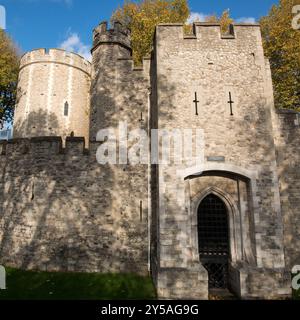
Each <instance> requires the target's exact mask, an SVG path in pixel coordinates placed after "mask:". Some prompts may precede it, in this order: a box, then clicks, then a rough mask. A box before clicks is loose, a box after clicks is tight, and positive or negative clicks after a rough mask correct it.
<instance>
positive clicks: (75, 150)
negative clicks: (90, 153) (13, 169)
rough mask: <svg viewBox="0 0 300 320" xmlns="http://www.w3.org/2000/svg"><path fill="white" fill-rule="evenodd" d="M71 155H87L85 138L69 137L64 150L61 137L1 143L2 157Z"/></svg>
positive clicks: (13, 140) (0, 152)
mask: <svg viewBox="0 0 300 320" xmlns="http://www.w3.org/2000/svg"><path fill="white" fill-rule="evenodd" d="M51 154H52V155H55V154H56V155H59V154H62V155H71V156H76V155H77V156H80V155H82V154H87V149H85V139H84V138H83V137H67V139H66V144H65V148H63V143H62V138H61V137H37V138H31V139H27V138H24V139H23V138H21V139H12V140H9V141H1V142H0V156H2V157H3V156H8V157H21V156H24V155H33V156H35V155H38V156H43V155H44V156H45V155H51Z"/></svg>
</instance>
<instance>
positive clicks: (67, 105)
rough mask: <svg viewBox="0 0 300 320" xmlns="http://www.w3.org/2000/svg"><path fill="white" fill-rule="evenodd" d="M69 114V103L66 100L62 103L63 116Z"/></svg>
mask: <svg viewBox="0 0 300 320" xmlns="http://www.w3.org/2000/svg"><path fill="white" fill-rule="evenodd" d="M68 115H69V104H68V102H67V101H66V102H65V105H64V116H65V117H67V116H68Z"/></svg>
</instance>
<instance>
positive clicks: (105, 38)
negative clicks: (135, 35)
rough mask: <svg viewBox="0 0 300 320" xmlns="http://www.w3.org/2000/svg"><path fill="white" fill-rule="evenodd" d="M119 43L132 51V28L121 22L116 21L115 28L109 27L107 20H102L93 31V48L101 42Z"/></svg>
mask: <svg viewBox="0 0 300 320" xmlns="http://www.w3.org/2000/svg"><path fill="white" fill-rule="evenodd" d="M113 43H115V44H119V45H120V46H123V47H125V48H126V49H129V50H130V51H131V37H130V30H129V29H127V28H125V27H124V26H123V25H122V24H121V23H120V22H117V21H116V22H115V23H114V26H113V29H107V22H106V21H104V22H101V23H100V24H99V25H98V26H97V27H96V28H95V29H94V31H93V49H92V51H93V50H95V49H96V48H97V47H98V46H99V45H101V44H113Z"/></svg>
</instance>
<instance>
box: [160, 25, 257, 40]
mask: <svg viewBox="0 0 300 320" xmlns="http://www.w3.org/2000/svg"><path fill="white" fill-rule="evenodd" d="M157 28H158V29H159V30H161V31H162V30H164V31H165V32H169V33H171V34H173V35H175V34H178V37H179V38H184V39H199V40H200V39H203V40H209V39H214V40H217V39H222V40H237V41H244V40H245V37H249V36H256V37H257V36H260V25H259V24H257V23H253V24H249V23H235V24H231V25H230V26H229V29H228V32H226V33H223V32H222V31H221V25H220V23H210V22H195V23H193V29H192V30H193V32H192V34H190V35H186V34H185V32H184V25H183V24H181V23H161V24H159V25H158V26H157ZM169 29H170V30H169ZM168 30H169V31H168Z"/></svg>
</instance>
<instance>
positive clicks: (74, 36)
mask: <svg viewBox="0 0 300 320" xmlns="http://www.w3.org/2000/svg"><path fill="white" fill-rule="evenodd" d="M59 47H60V48H61V49H64V50H66V51H70V52H75V53H78V54H80V55H81V56H83V57H84V58H85V59H87V60H88V61H91V60H92V56H91V53H90V47H89V46H88V45H85V44H84V43H82V42H81V40H80V37H79V35H78V33H75V32H72V33H70V34H69V35H68V37H67V39H66V40H64V41H63V42H62V43H61V44H60V45H59Z"/></svg>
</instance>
